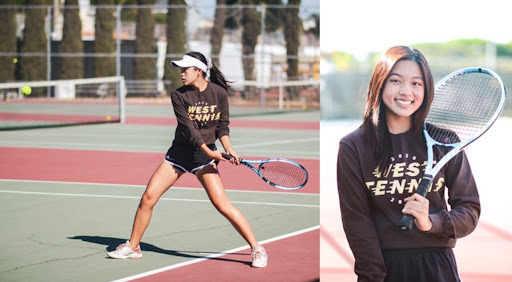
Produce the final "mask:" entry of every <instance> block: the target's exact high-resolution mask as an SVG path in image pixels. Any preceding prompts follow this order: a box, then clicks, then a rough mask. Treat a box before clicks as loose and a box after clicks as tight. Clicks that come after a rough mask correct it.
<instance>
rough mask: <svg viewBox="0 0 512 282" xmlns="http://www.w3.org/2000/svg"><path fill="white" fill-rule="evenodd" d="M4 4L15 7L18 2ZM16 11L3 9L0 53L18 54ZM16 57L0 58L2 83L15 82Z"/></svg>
mask: <svg viewBox="0 0 512 282" xmlns="http://www.w3.org/2000/svg"><path fill="white" fill-rule="evenodd" d="M2 4H5V5H14V4H16V1H14V0H7V1H4V2H3V3H2ZM15 17H16V11H15V10H14V9H12V10H11V9H1V10H0V19H2V24H1V25H0V52H5V53H16V51H17V50H16V18H15ZM14 58H16V57H15V56H9V57H4V56H2V57H0V66H2V67H1V68H0V82H6V81H13V80H14V71H15V67H16V65H15V63H14V61H13V60H14Z"/></svg>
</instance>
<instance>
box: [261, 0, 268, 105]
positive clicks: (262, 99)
mask: <svg viewBox="0 0 512 282" xmlns="http://www.w3.org/2000/svg"><path fill="white" fill-rule="evenodd" d="M260 7H261V23H260V24H261V42H260V48H261V63H260V64H261V65H260V71H261V73H260V77H261V78H260V79H261V80H260V87H261V94H260V104H261V106H262V107H265V87H264V86H263V83H264V81H265V53H264V51H263V49H264V48H263V47H264V46H265V12H266V10H267V7H266V6H265V4H261V5H260Z"/></svg>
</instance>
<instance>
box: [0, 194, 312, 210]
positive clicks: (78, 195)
mask: <svg viewBox="0 0 512 282" xmlns="http://www.w3.org/2000/svg"><path fill="white" fill-rule="evenodd" d="M0 193H9V194H28V195H44V196H66V197H88V198H114V199H140V196H117V195H95V194H74V193H51V192H32V191H12V190H0ZM160 200H162V201H177V202H202V203H210V200H198V199H184V198H164V197H162V198H160ZM231 202H232V203H235V204H244V205H263V206H286V207H301V208H319V207H320V205H303V204H286V203H266V202H244V201H231Z"/></svg>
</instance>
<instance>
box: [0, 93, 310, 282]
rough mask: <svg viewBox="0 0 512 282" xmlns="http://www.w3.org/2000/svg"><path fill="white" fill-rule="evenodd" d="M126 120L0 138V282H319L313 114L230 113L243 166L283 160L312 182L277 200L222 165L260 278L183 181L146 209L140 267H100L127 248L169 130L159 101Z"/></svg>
mask: <svg viewBox="0 0 512 282" xmlns="http://www.w3.org/2000/svg"><path fill="white" fill-rule="evenodd" d="M4 106H6V105H4ZM88 107H92V106H91V105H88ZM82 110H83V109H79V110H72V111H71V112H72V113H79V112H80V111H82ZM126 114H127V116H126V123H125V124H118V123H104V124H92V125H83V126H65V127H45V128H39V129H30V130H11V131H0V203H1V205H0V224H1V225H2V230H3V232H2V240H1V243H0V247H1V249H2V252H1V254H0V265H1V266H0V280H2V281H34V280H52V281H112V280H123V281H126V280H139V281H156V280H166V281H204V280H211V281H237V280H244V281H262V280H267V281H268V280H269V279H270V277H271V279H270V280H274V281H278V280H285V281H315V280H318V278H319V265H318V261H319V260H320V253H319V246H318V238H319V233H320V231H319V211H320V196H319V182H320V181H319V151H318V148H319V144H320V140H319V112H318V111H292V110H290V111H285V112H276V111H272V110H268V111H263V110H261V109H259V108H237V107H232V110H231V116H232V117H231V139H232V143H233V144H234V148H235V150H237V152H238V153H239V154H240V155H241V156H242V157H244V158H247V159H260V158H267V157H284V158H289V159H292V160H295V161H298V162H299V163H301V164H303V165H304V167H305V168H306V169H307V170H308V172H309V174H310V178H309V181H308V184H307V185H306V186H305V187H304V188H303V189H301V190H298V191H290V192H283V191H282V190H278V189H276V188H273V187H271V186H269V185H267V184H265V183H264V182H263V181H261V179H260V178H259V177H258V176H256V174H254V173H253V172H251V171H250V170H249V169H247V168H245V167H243V166H233V165H230V164H228V163H222V164H220V172H221V176H222V178H223V182H224V185H225V187H226V190H227V193H228V195H229V197H230V199H231V201H232V202H233V203H234V204H235V205H236V206H237V207H238V208H239V209H240V210H241V211H242V212H243V213H244V214H245V216H246V217H247V218H248V220H249V222H250V223H251V225H252V228H253V230H254V232H255V235H256V237H257V239H258V240H259V241H260V242H262V243H263V245H264V246H265V247H266V249H267V252H268V254H269V265H268V267H266V268H264V269H254V268H251V267H250V261H251V257H250V249H249V246H248V245H247V244H246V243H245V241H244V240H243V239H242V237H241V236H239V235H238V233H237V232H236V231H235V230H234V228H233V227H232V226H231V224H230V223H229V222H228V221H227V220H226V219H225V218H224V217H223V216H221V215H220V214H219V213H218V212H217V211H216V210H215V208H214V207H213V205H212V204H211V203H210V202H209V200H208V197H207V195H206V193H205V192H204V190H203V189H202V188H200V184H199V182H198V181H197V180H196V179H195V177H194V176H192V175H184V176H183V177H182V178H181V179H180V180H179V181H178V182H177V183H176V185H175V187H173V188H171V189H170V190H169V191H168V192H167V193H166V194H164V196H163V197H162V199H161V201H160V202H159V203H158V204H157V206H156V207H155V210H154V213H153V218H152V221H151V224H150V225H149V227H148V229H147V231H146V233H145V235H144V237H143V240H142V244H141V248H142V251H143V255H144V258H143V259H141V260H113V259H108V258H107V257H106V252H107V251H110V250H113V249H115V247H116V246H117V245H118V244H120V243H123V242H124V241H125V240H126V239H127V238H128V237H129V235H130V231H131V225H132V222H133V217H134V214H135V210H136V207H137V205H138V202H139V199H140V196H141V195H142V193H143V191H144V189H145V184H146V182H147V181H148V180H149V178H150V176H151V174H152V173H153V171H154V170H155V168H156V167H157V166H158V164H159V163H160V162H161V161H162V159H163V157H164V154H165V152H166V150H167V148H168V147H169V146H170V144H171V142H172V140H173V135H174V125H175V124H176V121H175V119H174V118H173V112H172V108H171V106H170V103H169V101H156V102H155V101H153V102H146V101H130V102H128V104H127V107H126Z"/></svg>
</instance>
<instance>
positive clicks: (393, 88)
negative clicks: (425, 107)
mask: <svg viewBox="0 0 512 282" xmlns="http://www.w3.org/2000/svg"><path fill="white" fill-rule="evenodd" d="M424 93H425V87H424V80H423V75H422V73H421V70H420V67H419V65H418V63H416V62H415V61H411V60H402V61H398V62H397V63H396V64H395V65H394V67H393V69H392V70H391V72H390V74H389V77H388V79H387V80H386V82H385V84H384V90H383V92H382V100H383V102H384V105H386V107H387V111H386V122H387V125H388V128H389V131H390V132H391V133H395V134H398V133H403V132H405V131H407V130H409V129H410V128H411V123H412V120H411V116H412V114H413V113H414V112H416V110H418V109H419V107H420V106H421V104H422V103H423V97H424Z"/></svg>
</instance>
